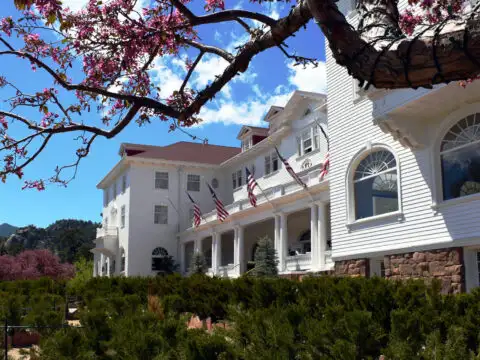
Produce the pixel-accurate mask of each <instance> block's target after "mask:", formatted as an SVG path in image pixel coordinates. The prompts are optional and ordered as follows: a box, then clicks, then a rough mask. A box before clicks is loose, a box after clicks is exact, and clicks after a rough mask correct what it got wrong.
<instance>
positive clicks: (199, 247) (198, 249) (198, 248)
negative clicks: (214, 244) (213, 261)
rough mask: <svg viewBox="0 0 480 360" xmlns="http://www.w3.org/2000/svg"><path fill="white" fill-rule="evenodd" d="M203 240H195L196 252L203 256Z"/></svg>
mask: <svg viewBox="0 0 480 360" xmlns="http://www.w3.org/2000/svg"><path fill="white" fill-rule="evenodd" d="M202 243H203V241H202V239H196V240H195V251H196V252H199V253H201V254H202V255H203V247H202Z"/></svg>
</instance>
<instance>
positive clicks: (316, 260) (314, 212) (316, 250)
mask: <svg viewBox="0 0 480 360" xmlns="http://www.w3.org/2000/svg"><path fill="white" fill-rule="evenodd" d="M310 247H311V252H310V255H311V257H312V271H318V270H320V241H319V236H318V205H317V204H310Z"/></svg>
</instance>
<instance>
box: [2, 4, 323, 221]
mask: <svg viewBox="0 0 480 360" xmlns="http://www.w3.org/2000/svg"><path fill="white" fill-rule="evenodd" d="M143 1H144V3H145V2H146V1H148V0H143ZM3 2H4V3H3ZM3 2H2V7H1V9H0V18H1V17H4V16H8V15H12V16H15V15H16V14H17V13H16V11H15V9H14V7H13V0H8V1H3ZM85 2H86V0H63V3H64V4H67V5H69V6H70V7H72V8H73V9H76V8H79V7H80V6H82V4H84V3H85ZM193 3H194V4H195V7H196V8H200V5H202V4H203V2H201V1H199V0H195V1H194V2H193ZM290 6H292V4H288V3H287V4H283V3H268V2H266V3H264V5H261V6H260V5H257V4H255V5H254V4H251V3H249V2H248V1H245V0H243V1H240V2H238V0H234V1H229V0H226V7H227V8H233V7H242V8H246V9H252V10H257V11H259V10H261V11H262V12H264V13H267V14H269V15H271V16H272V17H278V16H284V15H286V14H287V12H288V10H289V9H290ZM199 35H200V37H201V39H202V41H203V42H204V43H207V44H213V45H217V46H222V47H225V48H228V49H230V50H231V51H233V52H235V50H234V47H235V46H237V45H238V44H241V43H243V42H245V40H247V39H248V37H246V35H245V32H244V31H243V30H242V28H241V27H240V26H239V25H236V24H232V23H229V24H222V25H216V26H215V27H203V28H201V29H200V33H199ZM287 44H288V45H289V50H290V51H296V52H297V53H298V54H299V55H302V56H308V57H315V58H317V59H319V60H320V61H321V63H320V64H319V66H318V67H317V68H315V69H313V68H307V69H303V68H302V67H301V66H297V67H294V66H293V64H292V62H291V61H290V60H288V59H287V58H286V57H285V56H284V55H283V54H282V53H281V52H280V50H279V49H270V50H268V51H267V52H264V53H262V54H260V55H258V56H257V57H256V58H254V60H253V61H252V63H251V65H250V67H249V69H248V70H247V72H246V73H245V74H242V75H241V76H240V77H238V78H236V79H235V80H234V81H233V82H232V83H231V84H229V85H228V86H227V87H226V88H224V89H223V90H222V92H221V93H220V94H219V95H217V97H216V98H215V100H214V101H212V102H209V103H208V104H207V106H206V107H205V108H204V109H203V110H202V112H201V117H202V118H203V120H204V122H203V123H202V124H201V125H200V126H197V127H195V128H191V129H190V130H189V131H190V133H192V134H193V135H197V136H198V137H200V138H204V137H205V138H207V139H208V141H209V143H210V144H218V145H230V146H238V145H239V143H238V140H236V135H237V133H238V131H239V129H240V127H241V126H242V125H246V124H250V125H257V126H262V125H265V123H263V122H262V117H263V115H264V114H265V113H266V111H268V109H269V107H270V106H271V105H284V104H285V102H286V100H287V99H288V97H289V95H290V94H291V92H292V91H293V90H295V89H301V90H307V91H321V92H324V91H325V89H326V76H325V67H324V63H323V61H324V59H325V49H324V38H323V35H322V34H321V32H320V30H319V29H318V27H317V26H316V25H315V24H314V23H313V22H311V23H310V24H309V26H308V27H307V29H306V30H301V31H300V32H299V33H297V36H296V37H294V38H291V39H290V40H288V41H287ZM224 66H225V63H224V61H223V60H219V59H218V58H215V57H206V58H204V60H203V61H202V62H201V63H200V64H199V67H198V72H197V73H196V74H194V76H193V77H192V79H191V80H192V82H191V84H192V85H193V86H194V87H197V88H201V87H202V86H204V85H205V84H207V83H208V82H209V81H211V80H212V79H213V78H214V76H215V75H217V74H220V73H221V71H222V69H223V67H224ZM184 71H185V70H184V68H183V66H182V64H181V62H180V61H178V59H173V58H166V59H162V60H160V61H157V62H156V64H155V71H154V72H152V76H154V78H155V79H156V81H157V82H158V84H159V85H160V87H161V88H162V95H165V96H168V94H169V93H171V91H173V90H175V89H178V87H179V86H180V84H181V81H182V79H183V78H182V76H183V74H184ZM0 75H4V76H6V77H7V78H8V79H9V80H10V81H12V82H15V83H16V84H17V85H19V86H20V87H22V88H25V89H28V90H29V91H31V90H33V89H34V90H36V91H40V90H42V89H43V88H44V87H46V86H49V84H50V81H49V79H48V78H47V77H45V76H43V74H41V73H39V72H37V73H35V74H34V76H32V74H31V71H30V69H29V65H28V64H25V63H21V62H19V61H18V60H17V59H14V58H8V59H7V58H3V57H2V58H0ZM77 75H78V76H80V75H81V74H80V73H78V74H77ZM3 98H4V96H2V93H0V99H1V100H3ZM64 99H65V100H68V97H66V98H64ZM0 108H4V109H7V106H6V105H3V104H2V103H0ZM24 114H25V113H24ZM27 114H28V113H27ZM37 114H38V113H31V114H29V115H31V116H38V115H37ZM88 117H89V121H92V122H93V123H95V121H96V122H97V124H98V118H99V117H98V115H97V114H95V113H93V114H88ZM185 140H189V138H188V137H187V136H186V135H184V134H182V133H180V132H173V133H167V124H165V123H161V122H160V121H157V122H155V121H154V122H152V124H150V125H146V126H144V127H138V126H137V125H136V124H130V125H129V126H128V127H127V128H126V129H125V130H124V131H123V132H122V133H121V134H120V135H119V136H117V137H116V138H114V139H112V140H105V139H98V140H97V141H96V142H95V143H94V145H93V147H92V149H91V153H90V155H89V156H88V157H87V158H85V159H84V160H83V161H82V163H81V165H80V167H79V171H78V173H77V176H76V178H75V180H73V181H72V182H71V183H70V184H69V185H68V187H67V188H64V187H58V186H55V185H51V186H49V187H47V189H46V190H45V191H42V192H39V191H37V190H21V187H22V184H23V181H20V180H17V179H16V178H13V177H11V178H9V179H8V180H7V183H6V184H3V183H1V182H0V224H1V223H3V222H7V223H10V224H12V225H16V226H25V225H28V224H34V225H37V226H47V225H49V224H51V223H52V222H54V221H55V220H58V219H65V218H74V219H84V220H92V221H100V212H101V210H102V194H101V191H99V190H97V189H96V184H97V183H98V182H99V181H100V180H101V179H102V177H103V176H104V175H105V174H106V173H107V172H108V171H109V170H110V169H111V168H112V167H113V166H114V164H115V163H116V162H117V161H118V160H119V156H118V149H119V146H120V144H121V143H122V142H132V143H142V144H152V145H166V144H170V143H173V142H176V141H185ZM75 148H76V147H75V142H74V141H73V139H72V136H71V135H65V136H62V137H59V138H57V139H55V140H54V141H52V142H51V144H49V147H48V148H47V150H46V151H45V152H44V153H43V154H42V155H41V156H40V157H39V158H38V159H37V160H36V162H35V163H34V164H32V166H31V167H30V168H29V169H26V171H25V178H26V179H37V178H40V177H43V178H45V177H48V176H51V175H52V174H53V169H54V168H55V166H56V165H65V164H69V163H71V162H72V161H73V160H74V151H75ZM0 155H1V154H0Z"/></svg>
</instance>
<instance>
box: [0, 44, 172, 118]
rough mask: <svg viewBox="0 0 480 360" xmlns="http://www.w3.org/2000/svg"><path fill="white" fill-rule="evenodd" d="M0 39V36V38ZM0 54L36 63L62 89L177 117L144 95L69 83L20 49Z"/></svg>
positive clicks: (0, 52)
mask: <svg viewBox="0 0 480 360" xmlns="http://www.w3.org/2000/svg"><path fill="white" fill-rule="evenodd" d="M0 39H1V38H0ZM1 55H15V56H19V57H21V58H27V59H28V60H30V61H31V62H32V63H34V64H35V65H37V66H38V67H39V68H42V69H44V70H45V71H46V72H47V73H49V74H50V75H51V76H52V77H53V78H54V79H55V81H57V82H58V83H59V84H60V85H61V86H62V87H63V88H64V89H66V90H69V91H72V90H78V91H83V92H89V93H93V94H97V95H102V96H106V97H109V98H113V99H120V100H126V101H128V102H130V103H138V104H139V105H141V106H145V107H148V108H151V109H156V110H159V111H160V112H162V113H163V114H165V115H166V116H171V117H175V118H177V117H178V116H179V114H180V113H179V112H178V111H177V110H175V109H173V108H172V107H170V106H167V105H165V104H162V103H161V102H158V101H156V100H154V99H151V98H148V97H144V96H135V95H128V94H117V93H114V92H111V91H108V90H105V89H101V88H96V87H92V86H88V85H82V84H70V83H69V82H67V81H65V80H64V79H63V78H62V77H61V76H60V75H59V74H58V73H56V72H55V71H54V70H53V69H52V68H51V67H50V66H48V65H47V64H45V63H44V62H43V61H41V60H39V59H37V58H36V57H34V56H33V55H31V54H29V53H26V52H21V51H13V50H8V51H0V56H1Z"/></svg>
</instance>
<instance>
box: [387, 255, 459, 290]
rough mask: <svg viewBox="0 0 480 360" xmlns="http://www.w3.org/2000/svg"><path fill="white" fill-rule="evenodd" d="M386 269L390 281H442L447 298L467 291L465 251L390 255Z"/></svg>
mask: <svg viewBox="0 0 480 360" xmlns="http://www.w3.org/2000/svg"><path fill="white" fill-rule="evenodd" d="M384 265H385V277H386V278H388V279H393V280H406V279H439V280H440V281H441V282H442V292H443V293H445V294H456V293H460V292H463V291H464V290H465V275H464V273H465V269H464V264H463V249H462V248H447V249H438V250H431V251H422V252H413V253H405V254H395V255H389V256H385V257H384Z"/></svg>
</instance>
